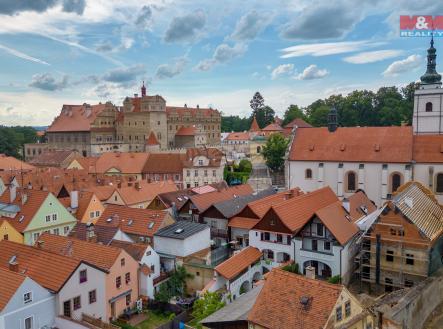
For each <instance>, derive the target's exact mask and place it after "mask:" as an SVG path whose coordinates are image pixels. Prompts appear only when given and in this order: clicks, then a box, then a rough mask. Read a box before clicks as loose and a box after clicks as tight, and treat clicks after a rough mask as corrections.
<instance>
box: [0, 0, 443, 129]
mask: <svg viewBox="0 0 443 329" xmlns="http://www.w3.org/2000/svg"><path fill="white" fill-rule="evenodd" d="M403 14H411V15H412V14H418V15H426V14H428V15H438V14H443V3H440V2H438V1H428V0H423V1H419V2H412V1H409V0H384V1H381V0H372V1H370V0H361V1H359V2H358V5H356V2H355V1H354V0H340V1H332V0H330V1H312V0H297V1H291V0H274V1H272V0H271V1H260V0H257V1H250V0H245V1H238V0H235V1H234V0H233V1H230V0H224V1H210V0H195V1H191V0H158V1H156V0H152V1H140V0H138V1H135V0H115V1H113V0H22V1H16V0H2V1H1V2H0V124H6V125H15V124H30V125H47V124H50V123H51V121H52V120H53V118H54V117H55V116H56V115H57V114H58V113H59V111H60V109H61V107H62V105H63V104H82V103H84V102H88V103H97V102H99V101H102V102H104V101H107V100H110V101H112V102H114V103H115V104H117V105H121V102H122V100H123V98H124V97H125V96H128V95H132V94H134V93H139V87H140V84H141V81H142V80H145V81H146V83H147V84H148V93H149V94H160V95H162V96H163V97H164V98H165V99H166V101H167V103H168V104H169V105H178V106H180V105H183V104H185V103H186V104H188V105H190V106H194V105H196V104H199V105H200V106H212V107H215V108H218V109H219V110H221V111H222V112H223V113H225V114H239V115H249V113H250V108H249V100H250V99H251V97H252V95H253V94H254V93H255V91H257V90H258V91H260V92H261V93H262V95H263V96H264V98H265V102H266V104H268V105H270V106H272V107H273V108H274V110H275V111H276V112H277V113H278V114H279V115H280V116H281V115H282V114H283V112H284V110H285V109H286V108H287V106H288V105H289V104H299V105H302V106H305V105H308V104H309V103H311V102H313V101H315V100H316V99H318V98H324V97H327V96H329V95H331V94H333V93H343V94H346V93H348V92H351V91H352V90H355V89H364V88H365V89H371V90H376V89H378V88H379V87H381V86H386V85H397V86H402V85H405V84H407V83H409V82H410V81H414V80H417V79H418V78H419V77H420V75H421V74H422V73H423V72H424V71H425V66H426V59H425V56H426V49H427V47H428V45H429V40H427V39H425V38H401V37H399V31H398V25H399V15H403ZM442 42H443V39H440V40H436V48H437V51H438V54H441V55H440V57H439V58H438V64H439V66H438V68H439V69H440V70H441V68H442V67H443V59H442V58H443V46H442V44H441V43H442Z"/></svg>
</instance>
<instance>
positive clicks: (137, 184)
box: [134, 182, 140, 190]
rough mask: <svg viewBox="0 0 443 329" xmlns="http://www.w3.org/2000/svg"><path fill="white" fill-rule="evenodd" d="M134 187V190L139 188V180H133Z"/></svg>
mask: <svg viewBox="0 0 443 329" xmlns="http://www.w3.org/2000/svg"><path fill="white" fill-rule="evenodd" d="M134 187H135V189H136V190H139V189H140V182H135V183H134Z"/></svg>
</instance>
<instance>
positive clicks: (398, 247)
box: [354, 223, 429, 292]
mask: <svg viewBox="0 0 443 329" xmlns="http://www.w3.org/2000/svg"><path fill="white" fill-rule="evenodd" d="M376 225H378V226H386V227H387V228H388V230H395V232H398V234H396V239H392V238H391V239H390V238H386V237H383V238H382V237H381V235H380V234H377V235H376V236H375V237H374V236H373V234H372V232H371V231H370V230H367V231H365V232H363V233H362V235H361V236H360V238H359V239H358V241H357V244H358V246H357V248H358V252H357V255H356V257H355V267H356V269H355V271H354V274H355V275H356V276H357V277H358V279H359V289H360V292H362V290H363V282H366V283H369V284H370V285H372V284H377V285H380V286H384V287H385V290H386V291H388V290H394V289H403V288H406V287H410V286H412V284H413V283H411V281H410V280H408V279H406V278H408V277H409V278H410V277H423V278H426V277H427V273H421V272H419V271H411V270H410V269H409V268H407V267H405V264H407V261H408V260H409V261H410V260H411V259H412V260H413V262H414V264H419V263H420V262H422V263H424V264H428V263H429V258H427V257H426V258H423V257H417V256H416V255H414V256H413V258H411V256H410V255H409V256H408V254H407V252H405V251H406V250H407V249H406V248H405V241H404V232H405V230H404V226H403V224H394V223H377V224H376ZM386 245H389V251H391V252H390V253H388V252H387V250H386V249H387V248H386ZM382 249H383V250H382ZM389 258H390V259H391V260H390V261H389V262H390V266H386V265H382V264H381V263H382V259H385V263H386V261H387V260H388V259H389ZM388 273H389V277H385V276H384V275H385V274H388ZM382 275H383V276H384V277H385V280H384V281H382V280H381V279H382ZM405 279H406V280H405Z"/></svg>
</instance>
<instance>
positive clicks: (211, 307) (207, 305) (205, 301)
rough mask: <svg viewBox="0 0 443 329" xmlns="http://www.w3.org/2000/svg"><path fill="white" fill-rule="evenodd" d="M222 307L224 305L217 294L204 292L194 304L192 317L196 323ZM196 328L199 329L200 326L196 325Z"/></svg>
mask: <svg viewBox="0 0 443 329" xmlns="http://www.w3.org/2000/svg"><path fill="white" fill-rule="evenodd" d="M223 306H225V303H224V302H223V301H222V298H221V295H220V294H219V293H218V292H206V293H205V294H204V295H203V296H202V297H200V298H199V299H197V300H196V301H195V302H194V306H193V311H192V316H193V317H194V319H195V321H196V322H200V321H201V320H203V319H204V318H206V317H208V316H209V315H211V314H212V313H214V312H216V311H218V310H219V309H221V308H222V307H223ZM197 328H201V324H197Z"/></svg>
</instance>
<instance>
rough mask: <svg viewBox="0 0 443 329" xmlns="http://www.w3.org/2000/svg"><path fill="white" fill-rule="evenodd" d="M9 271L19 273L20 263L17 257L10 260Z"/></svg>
mask: <svg viewBox="0 0 443 329" xmlns="http://www.w3.org/2000/svg"><path fill="white" fill-rule="evenodd" d="M8 265H9V270H10V271H12V272H18V261H17V256H15V255H14V256H12V257H11V259H10V260H9V263H8Z"/></svg>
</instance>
